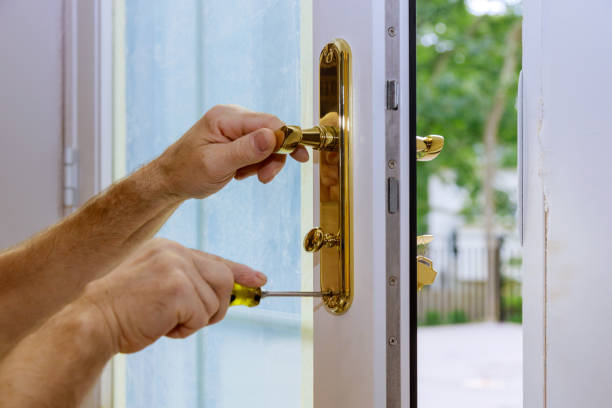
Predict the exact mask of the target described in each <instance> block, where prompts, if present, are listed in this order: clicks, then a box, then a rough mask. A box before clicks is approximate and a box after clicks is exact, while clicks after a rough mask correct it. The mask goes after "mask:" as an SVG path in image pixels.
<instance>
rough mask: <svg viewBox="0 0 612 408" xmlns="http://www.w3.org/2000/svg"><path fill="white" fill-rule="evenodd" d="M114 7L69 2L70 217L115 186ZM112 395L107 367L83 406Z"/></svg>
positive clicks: (98, 1) (95, 1)
mask: <svg viewBox="0 0 612 408" xmlns="http://www.w3.org/2000/svg"><path fill="white" fill-rule="evenodd" d="M112 5H113V3H112V2H111V1H105V0H90V1H79V0H65V2H64V124H65V125H64V147H65V148H73V149H75V151H76V152H77V156H78V187H77V193H78V194H77V199H76V202H75V203H74V204H75V205H74V206H73V207H72V208H67V209H66V213H69V212H71V211H72V210H74V208H76V207H78V206H79V205H82V204H83V203H85V201H87V199H88V198H90V197H92V196H93V195H95V194H97V193H99V192H100V191H102V190H103V189H104V188H105V187H107V186H108V185H109V184H110V183H111V180H112V165H111V163H112V150H111V149H112V93H111V92H112ZM111 394H112V392H111V370H110V366H107V367H106V368H105V369H104V372H103V374H102V376H101V377H100V380H99V381H98V382H97V383H96V385H95V386H94V388H93V389H92V390H91V392H90V393H89V395H88V396H87V397H86V398H85V400H84V401H83V403H82V405H81V406H82V407H83V408H90V407H91V408H94V407H96V408H97V407H100V406H104V407H109V406H111V400H110V398H109V397H110V395H111Z"/></svg>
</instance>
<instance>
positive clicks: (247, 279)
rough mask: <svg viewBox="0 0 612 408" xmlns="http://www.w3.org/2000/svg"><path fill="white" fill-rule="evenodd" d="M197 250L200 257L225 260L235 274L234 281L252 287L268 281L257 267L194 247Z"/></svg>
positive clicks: (194, 250)
mask: <svg viewBox="0 0 612 408" xmlns="http://www.w3.org/2000/svg"><path fill="white" fill-rule="evenodd" d="M192 251H193V252H195V255H196V256H197V257H198V258H200V259H212V260H215V261H218V262H223V263H224V264H225V265H227V266H228V267H229V268H230V270H231V271H232V273H233V275H234V281H235V282H236V283H239V284H241V285H244V286H248V287H251V288H258V287H260V286H263V285H265V284H266V282H267V281H268V277H267V276H266V275H265V274H263V273H261V272H259V271H256V270H255V269H253V268H251V267H249V266H247V265H244V264H241V263H238V262H233V261H230V260H227V259H225V258H222V257H220V256H218V255H213V254H209V253H206V252H202V251H198V250H196V249H192Z"/></svg>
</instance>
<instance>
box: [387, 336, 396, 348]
mask: <svg viewBox="0 0 612 408" xmlns="http://www.w3.org/2000/svg"><path fill="white" fill-rule="evenodd" d="M389 344H390V345H391V346H395V345H396V344H397V338H396V337H395V336H391V337H389Z"/></svg>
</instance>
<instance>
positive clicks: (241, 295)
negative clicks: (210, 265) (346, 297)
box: [230, 283, 331, 307]
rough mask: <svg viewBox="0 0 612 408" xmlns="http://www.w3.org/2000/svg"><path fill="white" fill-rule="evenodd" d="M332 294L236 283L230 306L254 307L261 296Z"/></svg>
mask: <svg viewBox="0 0 612 408" xmlns="http://www.w3.org/2000/svg"><path fill="white" fill-rule="evenodd" d="M326 295H331V293H328V292H269V291H263V290H261V288H249V287H246V286H242V285H240V284H238V283H234V288H233V289H232V296H231V298H230V306H238V305H242V306H248V307H253V306H257V305H258V304H259V301H260V300H261V298H264V297H323V296H326Z"/></svg>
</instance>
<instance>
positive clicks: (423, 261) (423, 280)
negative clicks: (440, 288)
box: [417, 255, 438, 291]
mask: <svg viewBox="0 0 612 408" xmlns="http://www.w3.org/2000/svg"><path fill="white" fill-rule="evenodd" d="M437 274H438V272H436V270H435V269H434V268H433V262H432V261H431V259H429V258H426V257H424V256H423V255H418V256H417V290H419V291H420V290H421V289H423V286H425V285H431V284H432V283H434V280H436V275H437Z"/></svg>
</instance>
